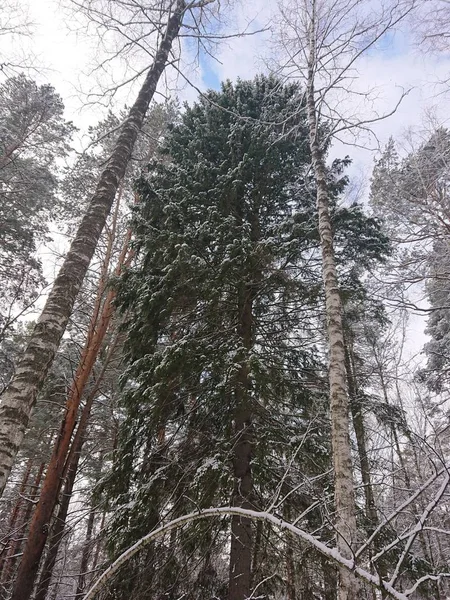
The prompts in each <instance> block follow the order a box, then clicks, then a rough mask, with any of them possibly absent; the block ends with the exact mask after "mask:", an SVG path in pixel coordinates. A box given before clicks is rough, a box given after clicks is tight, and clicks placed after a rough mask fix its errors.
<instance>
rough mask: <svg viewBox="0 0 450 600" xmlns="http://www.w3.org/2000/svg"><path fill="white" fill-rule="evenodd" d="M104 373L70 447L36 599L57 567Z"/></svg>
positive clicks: (40, 598) (44, 591)
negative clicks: (94, 405) (82, 452)
mask: <svg viewBox="0 0 450 600" xmlns="http://www.w3.org/2000/svg"><path fill="white" fill-rule="evenodd" d="M102 374H103V373H101V374H100V375H99V378H98V382H97V385H96V386H95V388H94V390H93V391H92V392H91V394H90V395H89V398H88V399H87V401H86V404H85V406H84V408H83V412H82V413H81V419H80V423H79V425H78V428H77V432H76V434H75V437H74V439H73V442H72V446H71V448H70V452H69V456H68V458H67V467H66V470H67V477H66V483H65V486H64V491H63V493H62V499H61V504H60V507H59V511H58V515H57V517H56V519H55V522H54V525H53V529H52V533H51V537H50V544H49V550H48V553H47V556H46V558H45V562H44V567H43V569H42V573H41V577H40V580H39V584H38V588H37V590H38V591H37V593H36V596H35V598H34V600H45V598H46V597H47V592H48V588H49V586H50V581H51V579H52V574H53V569H54V567H55V563H56V558H57V556H58V551H59V547H60V545H61V542H62V540H63V538H64V530H65V527H66V520H67V514H68V511H69V505H70V499H71V497H72V492H73V486H74V483H75V478H76V475H77V472H78V465H79V462H80V456H81V450H82V448H83V444H84V440H85V433H86V428H87V424H88V421H89V417H90V414H91V408H92V404H93V402H94V399H95V397H96V394H97V391H98V386H99V382H100V381H101V379H102Z"/></svg>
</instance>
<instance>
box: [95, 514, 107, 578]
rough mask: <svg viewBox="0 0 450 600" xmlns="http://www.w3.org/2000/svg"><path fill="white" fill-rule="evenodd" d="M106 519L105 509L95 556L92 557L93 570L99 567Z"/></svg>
mask: <svg viewBox="0 0 450 600" xmlns="http://www.w3.org/2000/svg"><path fill="white" fill-rule="evenodd" d="M105 519H106V512H105V511H103V514H102V519H101V521H100V528H99V533H98V535H97V540H96V542H95V552H94V558H93V559H92V570H93V571H94V570H95V569H96V568H97V565H98V561H99V558H100V550H101V548H102V537H101V535H102V531H103V527H104V526H105Z"/></svg>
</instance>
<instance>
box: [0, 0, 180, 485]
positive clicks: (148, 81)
mask: <svg viewBox="0 0 450 600" xmlns="http://www.w3.org/2000/svg"><path fill="white" fill-rule="evenodd" d="M185 8H186V3H185V1H184V0H177V2H176V6H175V9H174V12H173V14H172V15H171V17H170V18H169V20H168V22H167V27H166V31H165V34H164V37H163V39H162V41H161V43H160V45H159V47H158V50H157V52H156V55H155V58H154V61H153V64H152V66H151V67H150V70H149V71H148V73H147V76H146V78H145V81H144V84H143V86H142V88H141V90H140V92H139V95H138V97H137V100H136V102H135V103H134V105H133V106H132V108H131V109H130V112H129V114H128V117H127V118H126V119H125V121H124V123H123V125H122V128H121V131H120V134H119V137H118V140H117V143H116V145H115V147H114V150H113V152H112V155H111V158H110V159H109V161H108V164H107V166H106V168H105V170H104V171H103V173H102V174H101V176H100V180H99V182H98V185H97V189H96V191H95V193H94V195H93V197H92V200H91V202H90V205H89V208H88V209H87V212H86V214H85V216H84V218H83V220H82V222H81V224H80V226H79V228H78V231H77V233H76V236H75V238H74V240H73V242H72V244H71V247H70V250H69V252H68V254H67V256H66V258H65V260H64V264H63V265H62V267H61V270H60V272H59V273H58V276H57V277H56V279H55V282H54V284H53V287H52V290H51V292H50V294H49V297H48V300H47V302H46V304H45V307H44V309H43V311H42V313H41V316H40V317H39V320H38V322H37V324H36V326H35V329H34V331H33V334H32V336H31V339H30V342H29V343H28V346H27V348H26V350H25V353H24V355H23V356H22V358H21V360H20V361H19V363H18V364H17V368H16V372H15V375H14V377H13V379H12V381H11V383H10V384H9V386H8V388H7V389H6V390H5V392H4V393H3V395H2V397H1V401H0V495H1V494H2V493H3V490H4V488H5V485H6V482H7V480H8V477H9V474H10V471H11V467H12V465H13V463H14V459H15V457H16V455H17V452H18V450H19V448H20V446H21V443H22V440H23V437H24V434H25V430H26V428H27V425H28V421H29V418H30V414H31V410H32V408H33V406H34V403H35V401H36V396H37V394H38V392H39V390H40V389H41V387H42V385H43V383H44V380H45V377H46V375H47V373H48V371H49V369H50V367H51V366H52V363H53V360H54V357H55V354H56V352H57V350H58V347H59V343H60V341H61V338H62V336H63V334H64V331H65V329H66V326H67V322H68V320H69V317H70V315H71V312H72V310H73V306H74V303H75V300H76V297H77V295H78V292H79V291H80V288H81V285H82V282H83V279H84V276H85V274H86V271H87V269H88V267H89V263H90V261H91V259H92V256H93V254H94V251H95V248H96V246H97V243H98V240H99V238H100V235H101V232H102V230H103V228H104V226H105V223H106V219H107V217H108V215H109V213H110V211H111V207H112V204H113V202H114V197H115V194H116V191H117V188H118V185H119V182H120V181H121V179H122V178H123V176H124V174H125V170H126V167H127V165H128V162H129V160H130V157H131V153H132V151H133V147H134V144H135V141H136V138H137V135H138V133H139V131H140V130H141V128H142V125H143V122H144V118H145V115H146V112H147V109H148V107H149V104H150V102H151V100H152V98H153V95H154V93H155V90H156V87H157V85H158V81H159V78H160V77H161V74H162V73H163V71H164V68H165V66H166V64H167V61H168V59H169V56H170V52H171V50H172V43H173V41H174V39H175V38H176V37H177V36H178V33H179V30H180V27H181V24H182V21H183V16H184V12H185Z"/></svg>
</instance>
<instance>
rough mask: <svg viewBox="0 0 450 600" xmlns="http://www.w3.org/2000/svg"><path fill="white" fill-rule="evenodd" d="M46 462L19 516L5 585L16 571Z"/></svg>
mask: <svg viewBox="0 0 450 600" xmlns="http://www.w3.org/2000/svg"><path fill="white" fill-rule="evenodd" d="M44 468H45V463H41V466H40V467H39V471H38V472H37V475H36V478H35V480H34V483H33V485H31V486H30V491H29V494H28V496H29V499H30V500H29V501H28V504H27V506H26V507H25V508H24V509H23V512H22V511H21V514H20V515H19V516H18V522H19V523H20V524H19V525H18V527H17V533H16V535H15V537H14V539H13V540H12V543H11V547H10V550H9V552H8V555H7V557H6V560H5V566H4V569H3V572H2V577H1V583H2V585H3V586H5V585H6V584H7V583H8V582H9V581H10V580H11V579H12V575H13V572H14V567H15V565H16V561H17V558H18V557H17V555H18V554H19V552H20V549H21V547H22V543H23V539H24V537H25V533H26V529H27V525H28V523H29V521H30V517H31V512H32V510H33V506H34V504H33V500H35V498H36V497H37V496H38V495H39V486H40V485H41V481H42V475H43V474H44Z"/></svg>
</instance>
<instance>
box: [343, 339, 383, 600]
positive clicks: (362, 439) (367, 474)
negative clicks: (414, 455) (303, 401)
mask: <svg viewBox="0 0 450 600" xmlns="http://www.w3.org/2000/svg"><path fill="white" fill-rule="evenodd" d="M345 364H346V369H347V381H348V392H349V396H350V411H351V414H352V421H353V430H354V432H355V437H356V445H357V448H358V456H359V463H360V467H361V479H362V482H363V488H364V500H365V508H366V520H367V533H368V535H371V534H372V533H373V531H374V530H375V529H376V528H377V527H378V525H379V519H378V512H377V508H376V504H375V495H374V492H373V485H372V477H371V469H370V461H369V457H368V455H367V448H366V427H365V424H364V417H363V414H362V406H361V400H360V397H359V389H358V380H357V376H356V368H355V359H354V353H353V347H352V343H351V341H349V339H346V340H345ZM379 549H381V548H380V544H379V542H378V540H377V539H375V540H374V551H375V553H377V552H378V550H379ZM377 573H378V575H379V576H380V578H381V579H383V580H386V579H387V568H386V565H385V564H384V561H383V559H381V560H380V561H378V563H377ZM371 593H372V595H373V598H374V600H376V592H375V590H371ZM381 598H382V599H384V598H386V592H385V591H384V590H382V591H381Z"/></svg>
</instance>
